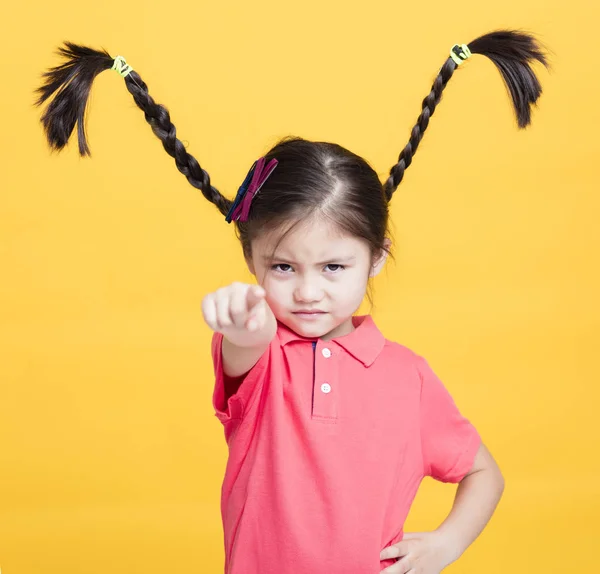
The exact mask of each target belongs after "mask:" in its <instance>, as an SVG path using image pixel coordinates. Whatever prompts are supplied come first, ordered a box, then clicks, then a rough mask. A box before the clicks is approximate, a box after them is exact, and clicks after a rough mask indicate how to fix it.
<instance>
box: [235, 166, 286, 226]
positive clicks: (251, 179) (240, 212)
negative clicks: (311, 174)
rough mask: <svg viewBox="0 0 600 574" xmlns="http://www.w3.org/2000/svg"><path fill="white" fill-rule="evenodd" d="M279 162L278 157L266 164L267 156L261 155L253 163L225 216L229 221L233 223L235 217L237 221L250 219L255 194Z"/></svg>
mask: <svg viewBox="0 0 600 574" xmlns="http://www.w3.org/2000/svg"><path fill="white" fill-rule="evenodd" d="M278 163H279V162H278V161H277V160H276V159H272V160H271V161H270V162H269V163H268V164H267V165H266V166H265V158H264V157H261V158H260V159H258V160H256V161H255V162H254V163H253V164H252V167H251V168H250V171H249V172H248V175H246V179H244V183H242V185H241V186H240V188H239V189H238V192H237V195H236V196H235V200H234V202H233V205H232V206H231V209H230V210H229V212H228V213H227V215H226V216H225V220H226V221H227V223H231V221H232V220H234V219H235V220H237V221H247V220H248V214H249V212H250V205H251V204H252V200H253V199H254V196H255V195H256V194H257V193H258V190H259V189H260V188H261V187H262V186H263V184H264V183H265V181H267V178H268V177H269V176H270V175H271V173H273V170H274V169H275V168H276V167H277V164H278Z"/></svg>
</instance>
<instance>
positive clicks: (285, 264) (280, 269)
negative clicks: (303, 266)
mask: <svg viewBox="0 0 600 574" xmlns="http://www.w3.org/2000/svg"><path fill="white" fill-rule="evenodd" d="M278 267H279V269H278ZM282 267H285V269H282ZM325 267H330V268H331V267H335V268H336V269H329V270H330V271H331V272H332V273H337V272H338V271H341V270H343V269H345V267H344V266H343V265H340V264H339V263H328V264H327V265H325ZM271 269H273V270H274V271H279V272H280V273H287V272H288V271H290V270H291V269H292V266H291V265H290V264H289V263H275V265H272V266H271Z"/></svg>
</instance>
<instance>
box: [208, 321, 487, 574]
mask: <svg viewBox="0 0 600 574" xmlns="http://www.w3.org/2000/svg"><path fill="white" fill-rule="evenodd" d="M352 321H353V324H354V326H355V330H354V331H352V332H351V333H349V334H348V335H344V336H341V337H338V338H334V339H331V340H330V341H323V340H321V339H311V338H305V337H302V336H300V335H297V334H296V333H295V332H293V331H292V330H290V329H289V328H288V327H286V326H285V325H283V324H282V323H279V322H278V324H277V334H276V336H275V337H274V338H273V340H272V341H271V343H270V344H269V347H268V348H267V350H266V351H265V352H264V353H263V355H262V356H261V357H260V359H259V360H258V362H257V363H256V364H255V365H254V366H253V367H252V369H250V371H248V372H247V373H246V374H245V375H243V376H242V377H239V378H238V379H237V382H238V384H239V383H240V382H241V384H239V388H238V389H237V392H234V393H233V395H232V396H231V397H229V398H226V396H227V394H226V391H225V385H227V386H228V388H231V387H230V385H231V384H232V381H233V382H236V381H235V380H232V379H229V378H228V377H224V375H223V368H222V360H221V343H222V340H223V335H222V334H220V333H214V335H213V339H212V357H213V362H214V371H215V377H216V382H215V389H214V395H213V406H214V408H215V411H216V416H217V417H218V419H219V420H220V421H221V423H222V424H223V427H224V432H225V439H226V441H227V444H228V448H229V458H228V462H227V467H226V471H225V477H224V481H223V486H222V498H221V512H222V518H223V529H224V542H225V573H226V574H348V573H350V574H379V572H380V571H381V570H382V569H383V568H385V567H386V566H389V565H391V564H393V563H394V562H395V560H383V561H380V559H379V553H380V551H381V550H382V549H383V548H385V547H386V546H389V545H390V544H394V543H396V542H398V541H400V540H401V539H402V536H403V525H404V522H405V519H406V517H407V515H408V511H409V509H410V506H411V504H412V502H413V500H414V497H415V495H416V493H417V489H418V487H419V484H420V483H421V481H422V479H423V478H424V477H425V476H432V477H433V478H435V479H437V480H440V481H443V482H459V481H460V480H461V479H462V478H463V477H464V476H465V474H466V473H467V472H468V471H469V470H470V469H471V467H472V465H473V461H474V458H475V453H476V452H477V449H478V447H479V445H480V442H481V439H480V436H479V434H478V432H477V431H476V429H475V428H474V426H473V425H472V424H471V423H470V422H469V421H468V420H467V419H466V418H464V417H463V416H462V415H461V414H460V412H459V410H458V409H457V407H456V405H455V403H454V401H453V399H452V398H451V396H450V394H449V393H448V391H447V390H446V389H445V387H444V386H443V384H442V383H441V381H440V380H439V379H438V378H437V377H436V375H435V374H434V373H433V371H432V370H431V368H430V367H429V365H428V364H427V362H426V361H425V360H424V359H423V358H422V357H420V356H419V355H417V354H415V353H414V352H412V351H411V350H409V349H407V348H406V347H404V346H402V345H399V344H398V343H395V342H392V341H389V340H387V339H385V337H384V336H383V335H382V334H381V332H380V331H379V329H378V328H377V326H376V325H375V323H374V322H373V319H372V317H371V316H370V315H362V316H355V317H353V318H352Z"/></svg>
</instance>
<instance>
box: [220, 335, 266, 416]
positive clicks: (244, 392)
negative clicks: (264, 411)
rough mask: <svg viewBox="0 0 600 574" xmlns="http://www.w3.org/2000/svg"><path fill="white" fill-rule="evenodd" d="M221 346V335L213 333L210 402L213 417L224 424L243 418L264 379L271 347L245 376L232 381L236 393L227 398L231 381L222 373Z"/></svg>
mask: <svg viewBox="0 0 600 574" xmlns="http://www.w3.org/2000/svg"><path fill="white" fill-rule="evenodd" d="M222 345H223V333H217V332H214V333H213V336H212V342H211V352H212V360H213V367H214V373H215V387H214V392H213V398H212V402H213V407H214V409H215V416H216V417H217V418H218V419H219V420H220V421H221V422H222V423H223V424H226V423H227V422H228V421H230V420H235V419H241V418H243V416H244V412H245V410H246V408H247V406H248V404H249V402H250V401H251V400H252V396H253V395H254V393H255V392H256V390H257V387H258V386H260V384H261V382H262V380H263V379H264V375H265V372H266V369H267V365H268V362H269V356H270V352H271V346H270V345H269V346H268V347H267V349H266V350H265V352H264V353H263V354H262V355H261V356H260V358H259V359H258V361H257V362H256V363H255V364H254V366H253V367H252V368H251V369H250V370H249V371H248V372H247V373H246V374H245V375H242V376H240V377H236V378H235V379H233V381H234V382H235V383H236V386H237V387H238V388H237V392H236V393H235V394H233V395H231V396H230V397H228V398H227V394H226V384H227V383H228V382H231V381H232V379H230V378H228V377H227V376H226V375H225V373H224V372H223V355H222Z"/></svg>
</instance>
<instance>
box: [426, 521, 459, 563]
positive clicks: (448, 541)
mask: <svg viewBox="0 0 600 574" xmlns="http://www.w3.org/2000/svg"><path fill="white" fill-rule="evenodd" d="M433 534H435V535H436V537H437V539H438V544H439V547H440V551H441V555H442V556H443V559H444V568H445V567H446V566H449V565H450V564H452V563H453V562H456V561H457V560H458V559H459V558H460V557H461V555H462V553H463V552H464V549H462V548H461V545H460V542H459V540H457V539H456V536H453V535H452V532H450V530H449V529H448V528H444V526H440V527H439V528H437V529H436V530H434V531H433Z"/></svg>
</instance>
